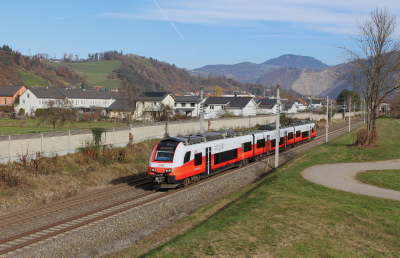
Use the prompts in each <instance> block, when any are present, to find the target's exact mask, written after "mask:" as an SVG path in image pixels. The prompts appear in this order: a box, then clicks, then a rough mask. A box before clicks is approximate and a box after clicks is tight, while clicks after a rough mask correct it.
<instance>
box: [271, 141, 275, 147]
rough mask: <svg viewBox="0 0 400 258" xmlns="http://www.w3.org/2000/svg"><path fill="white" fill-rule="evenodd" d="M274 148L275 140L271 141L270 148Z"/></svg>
mask: <svg viewBox="0 0 400 258" xmlns="http://www.w3.org/2000/svg"><path fill="white" fill-rule="evenodd" d="M274 147H275V139H273V140H271V148H274Z"/></svg>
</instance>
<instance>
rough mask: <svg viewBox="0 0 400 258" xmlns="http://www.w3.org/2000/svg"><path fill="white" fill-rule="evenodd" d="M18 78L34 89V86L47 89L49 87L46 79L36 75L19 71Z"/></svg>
mask: <svg viewBox="0 0 400 258" xmlns="http://www.w3.org/2000/svg"><path fill="white" fill-rule="evenodd" d="M18 78H19V79H20V80H21V81H22V82H23V84H24V85H25V86H27V87H34V86H42V87H45V86H47V85H48V82H47V80H46V79H44V78H42V77H40V76H39V75H36V74H32V73H27V72H24V71H22V70H21V69H20V70H18Z"/></svg>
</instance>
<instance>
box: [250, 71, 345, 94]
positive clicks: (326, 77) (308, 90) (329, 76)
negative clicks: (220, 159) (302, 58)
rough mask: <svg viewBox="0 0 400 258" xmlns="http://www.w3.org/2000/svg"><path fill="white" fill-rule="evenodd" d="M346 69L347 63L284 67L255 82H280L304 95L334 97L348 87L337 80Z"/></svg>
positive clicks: (267, 84)
mask: <svg viewBox="0 0 400 258" xmlns="http://www.w3.org/2000/svg"><path fill="white" fill-rule="evenodd" d="M346 71H348V65H347V64H340V65H336V66H330V67H327V68H319V69H298V68H286V67H285V68H280V69H278V70H275V71H271V72H268V73H266V74H264V75H263V76H261V77H260V79H259V80H257V83H259V84H261V85H264V86H271V85H276V84H280V85H281V86H282V87H283V88H284V89H287V90H289V89H290V90H294V91H296V92H298V93H301V94H305V95H313V96H323V97H324V96H326V93H329V96H330V97H333V98H336V97H337V96H338V95H339V93H340V92H341V91H342V90H343V89H345V88H350V85H347V84H346V83H344V82H341V81H339V80H338V78H339V76H340V75H341V74H343V73H345V72H346Z"/></svg>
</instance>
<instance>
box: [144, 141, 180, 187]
mask: <svg viewBox="0 0 400 258" xmlns="http://www.w3.org/2000/svg"><path fill="white" fill-rule="evenodd" d="M182 147H183V144H182V140H181V139H179V138H177V137H171V138H166V139H163V140H161V141H160V142H159V143H158V144H157V146H156V147H155V148H154V150H153V153H152V154H151V156H150V160H149V169H148V175H149V176H148V178H149V182H153V183H156V184H159V185H161V184H162V183H170V184H179V182H176V172H177V171H176V165H177V164H175V163H176V158H175V157H176V156H178V155H177V154H176V152H177V150H179V149H181V148H182ZM176 186H177V185H171V187H176Z"/></svg>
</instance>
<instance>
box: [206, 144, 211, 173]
mask: <svg viewBox="0 0 400 258" xmlns="http://www.w3.org/2000/svg"><path fill="white" fill-rule="evenodd" d="M206 172H207V175H209V174H210V172H211V147H207V148H206Z"/></svg>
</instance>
